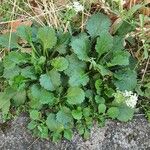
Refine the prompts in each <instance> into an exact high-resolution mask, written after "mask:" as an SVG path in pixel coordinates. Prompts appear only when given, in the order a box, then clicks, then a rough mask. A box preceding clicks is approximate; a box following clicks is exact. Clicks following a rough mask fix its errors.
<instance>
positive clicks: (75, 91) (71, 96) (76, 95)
mask: <svg viewBox="0 0 150 150" xmlns="http://www.w3.org/2000/svg"><path fill="white" fill-rule="evenodd" d="M84 99H85V93H84V91H83V90H82V89H81V88H79V87H70V88H69V89H68V91H67V102H68V103H69V104H81V103H82V102H83V101H84Z"/></svg>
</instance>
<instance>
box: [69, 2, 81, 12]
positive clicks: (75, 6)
mask: <svg viewBox="0 0 150 150" xmlns="http://www.w3.org/2000/svg"><path fill="white" fill-rule="evenodd" d="M67 8H69V9H74V10H75V11H76V12H77V13H78V12H80V11H83V10H84V7H83V6H82V5H81V4H80V3H79V2H73V3H72V5H67Z"/></svg>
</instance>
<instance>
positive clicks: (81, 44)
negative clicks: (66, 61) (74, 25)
mask: <svg viewBox="0 0 150 150" xmlns="http://www.w3.org/2000/svg"><path fill="white" fill-rule="evenodd" d="M71 47H72V49H73V52H74V53H75V54H76V55H77V56H78V58H79V59H80V60H88V58H89V57H88V53H89V50H90V41H89V39H88V36H87V35H86V34H85V33H82V34H80V35H78V36H77V37H73V38H72V41H71Z"/></svg>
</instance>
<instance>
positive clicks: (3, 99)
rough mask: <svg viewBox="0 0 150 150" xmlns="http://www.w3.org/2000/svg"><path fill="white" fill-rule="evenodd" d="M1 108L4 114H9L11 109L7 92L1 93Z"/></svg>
mask: <svg viewBox="0 0 150 150" xmlns="http://www.w3.org/2000/svg"><path fill="white" fill-rule="evenodd" d="M0 109H1V111H2V114H3V115H5V114H8V112H9V109H10V99H9V98H6V97H5V93H3V92H1V93H0Z"/></svg>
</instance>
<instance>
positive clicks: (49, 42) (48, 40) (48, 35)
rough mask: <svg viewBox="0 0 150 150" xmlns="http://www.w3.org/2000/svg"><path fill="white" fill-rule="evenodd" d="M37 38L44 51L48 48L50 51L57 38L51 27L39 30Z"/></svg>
mask: <svg viewBox="0 0 150 150" xmlns="http://www.w3.org/2000/svg"><path fill="white" fill-rule="evenodd" d="M37 36H38V38H39V39H40V41H41V44H42V46H43V49H44V50H46V49H48V48H50V49H52V48H53V47H54V46H55V45H56V42H57V37H56V34H55V30H54V29H52V28H51V27H41V28H39V30H38V33H37Z"/></svg>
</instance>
